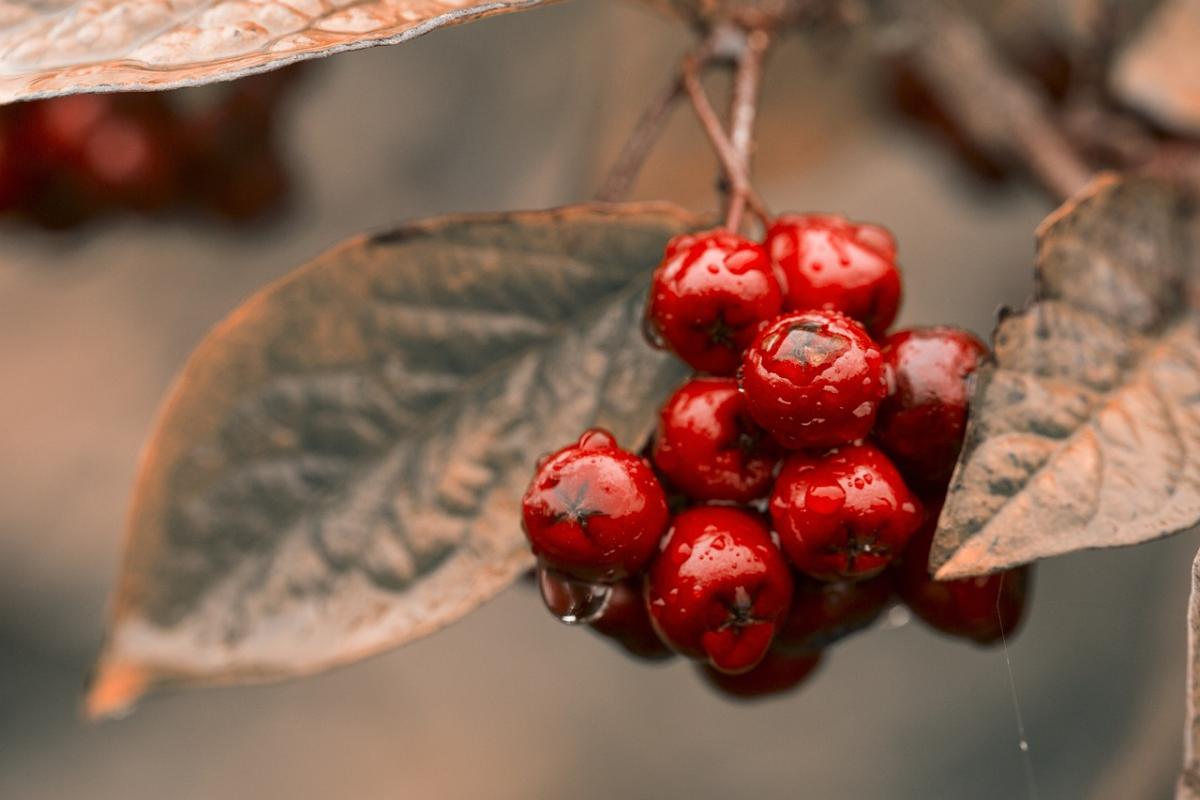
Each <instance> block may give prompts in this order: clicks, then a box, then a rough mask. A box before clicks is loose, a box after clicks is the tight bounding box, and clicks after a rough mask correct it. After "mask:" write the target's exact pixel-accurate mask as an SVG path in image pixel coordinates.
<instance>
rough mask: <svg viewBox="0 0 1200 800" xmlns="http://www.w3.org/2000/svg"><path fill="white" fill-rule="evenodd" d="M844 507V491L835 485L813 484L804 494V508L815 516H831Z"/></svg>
mask: <svg viewBox="0 0 1200 800" xmlns="http://www.w3.org/2000/svg"><path fill="white" fill-rule="evenodd" d="M844 505H846V491H845V489H843V488H842V487H841V486H839V485H838V484H836V483H828V484H813V485H811V486H809V487H808V490H807V491H806V492H805V493H804V507H805V508H806V509H808V510H809V511H812V512H814V513H817V514H833V513H835V512H837V511H840V510H841V508H842V506H844Z"/></svg>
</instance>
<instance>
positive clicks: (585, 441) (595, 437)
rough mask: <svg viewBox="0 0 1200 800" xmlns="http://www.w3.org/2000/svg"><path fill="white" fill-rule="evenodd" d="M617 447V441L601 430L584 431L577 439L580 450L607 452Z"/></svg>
mask: <svg viewBox="0 0 1200 800" xmlns="http://www.w3.org/2000/svg"><path fill="white" fill-rule="evenodd" d="M616 446H617V440H616V439H615V438H613V435H612V434H611V433H609V432H608V431H606V430H604V429H603V428H592V429H590V430H587V431H584V433H583V436H580V437H579V448H580V449H581V450H609V449H611V448H614V447H616Z"/></svg>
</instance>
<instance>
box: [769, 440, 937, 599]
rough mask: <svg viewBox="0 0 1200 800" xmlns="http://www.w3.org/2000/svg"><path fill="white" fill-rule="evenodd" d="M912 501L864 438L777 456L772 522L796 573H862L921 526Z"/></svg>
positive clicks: (879, 565) (876, 568)
mask: <svg viewBox="0 0 1200 800" xmlns="http://www.w3.org/2000/svg"><path fill="white" fill-rule="evenodd" d="M921 520H922V514H921V508H920V505H919V503H918V502H917V499H916V498H915V497H914V496H913V495H912V493H911V492H909V490H908V487H907V486H905V485H904V480H903V479H902V478H901V477H900V473H899V472H898V471H897V470H896V468H895V467H894V466H893V465H892V462H890V461H888V459H887V456H885V455H884V454H883V453H882V452H880V451H879V450H878V449H877V448H875V447H873V446H871V445H868V444H859V445H850V446H847V447H842V448H839V449H837V450H834V451H832V452H830V453H828V454H826V455H823V456H809V455H802V454H799V453H797V454H795V455H792V456H790V457H789V458H788V459H787V460H785V461H784V462H783V469H782V470H781V471H780V473H779V477H778V478H777V479H776V480H775V491H774V492H773V493H772V495H771V521H772V522H773V523H774V524H775V530H776V531H777V532H778V534H779V540H780V542H781V544H782V545H783V550H784V552H785V553H787V554H788V557H789V558H790V559H791V560H792V563H793V564H795V565H796V567H797V569H799V570H800V571H801V572H804V573H807V574H808V575H811V576H812V577H814V578H819V579H821V580H837V579H839V578H864V577H867V576H870V575H874V574H876V573H878V572H880V571H881V570H882V569H883V568H884V567H886V566H887V565H888V563H889V562H890V561H891V560H892V559H893V558H895V557H896V556H897V555H899V554H900V551H901V550H903V549H904V545H905V544H906V543H907V542H908V539H909V537H911V536H912V534H913V532H914V531H916V530H917V527H918V526H919V525H920V524H921Z"/></svg>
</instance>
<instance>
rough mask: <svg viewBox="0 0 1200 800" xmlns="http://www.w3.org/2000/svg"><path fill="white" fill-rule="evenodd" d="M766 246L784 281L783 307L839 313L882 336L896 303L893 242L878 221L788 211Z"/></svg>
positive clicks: (897, 278) (897, 286) (897, 274)
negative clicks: (864, 223) (876, 222)
mask: <svg viewBox="0 0 1200 800" xmlns="http://www.w3.org/2000/svg"><path fill="white" fill-rule="evenodd" d="M765 246H766V248H767V250H768V252H769V253H770V254H771V258H772V260H773V261H774V262H775V263H776V264H777V265H778V266H779V268H780V270H781V272H782V274H783V279H784V282H785V285H786V292H787V296H786V298H785V301H784V306H785V308H787V309H789V310H805V309H810V308H823V309H828V310H833V311H840V312H842V313H843V314H846V315H847V316H850V317H853V318H854V319H856V320H858V321H859V322H861V323H862V324H863V326H864V327H866V329H867V330H868V331H870V332H871V335H873V336H880V335H882V334H883V333H884V332H885V331H886V330H887V329H888V326H889V325H891V324H892V322H893V321H894V320H895V319H896V311H897V310H898V309H899V307H900V271H899V270H898V269H896V261H895V259H896V242H895V240H894V239H893V238H892V236H891V234H890V233H888V232H887V230H885V229H884V228H881V227H879V226H877V225H860V224H856V223H853V222H850V221H848V220H846V219H844V218H843V217H837V216H830V215H820V214H786V215H784V216H782V217H780V218H779V219H777V220H776V221H775V223H774V224H773V225H772V226H771V228H770V230H769V231H767V238H766V242H765Z"/></svg>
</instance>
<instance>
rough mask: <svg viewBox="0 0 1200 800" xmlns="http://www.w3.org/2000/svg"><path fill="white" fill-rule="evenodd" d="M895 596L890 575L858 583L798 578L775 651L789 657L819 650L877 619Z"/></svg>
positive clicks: (889, 573) (777, 638)
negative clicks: (789, 655) (790, 606)
mask: <svg viewBox="0 0 1200 800" xmlns="http://www.w3.org/2000/svg"><path fill="white" fill-rule="evenodd" d="M895 592H896V589H895V581H894V579H893V576H892V574H891V572H890V571H885V572H883V573H882V574H880V575H876V576H875V577H874V578H868V579H866V580H861V581H833V582H826V581H817V580H813V579H812V578H801V579H800V580H798V581H796V590H795V592H794V593H793V594H792V608H791V610H790V611H788V615H787V619H786V620H785V621H784V623H783V624H782V625H781V626H780V628H779V633H778V634H777V635H776V636H775V649H776V650H779V651H781V652H784V653H790V654H793V655H797V654H801V653H811V652H814V651H817V650H821V649H823V648H825V647H827V646H829V645H831V644H833V643H834V642H836V641H837V640H838V639H842V638H844V637H846V636H849V635H850V634H852V633H855V632H856V631H860V630H862V629H863V628H865V627H867V626H868V625H870V624H871V623H872V622H874V621H875V620H876V619H878V618H879V615H880V614H881V613H883V610H884V609H885V608H887V607H888V604H890V603H891V602H892V599H893V598H894V597H895Z"/></svg>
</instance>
